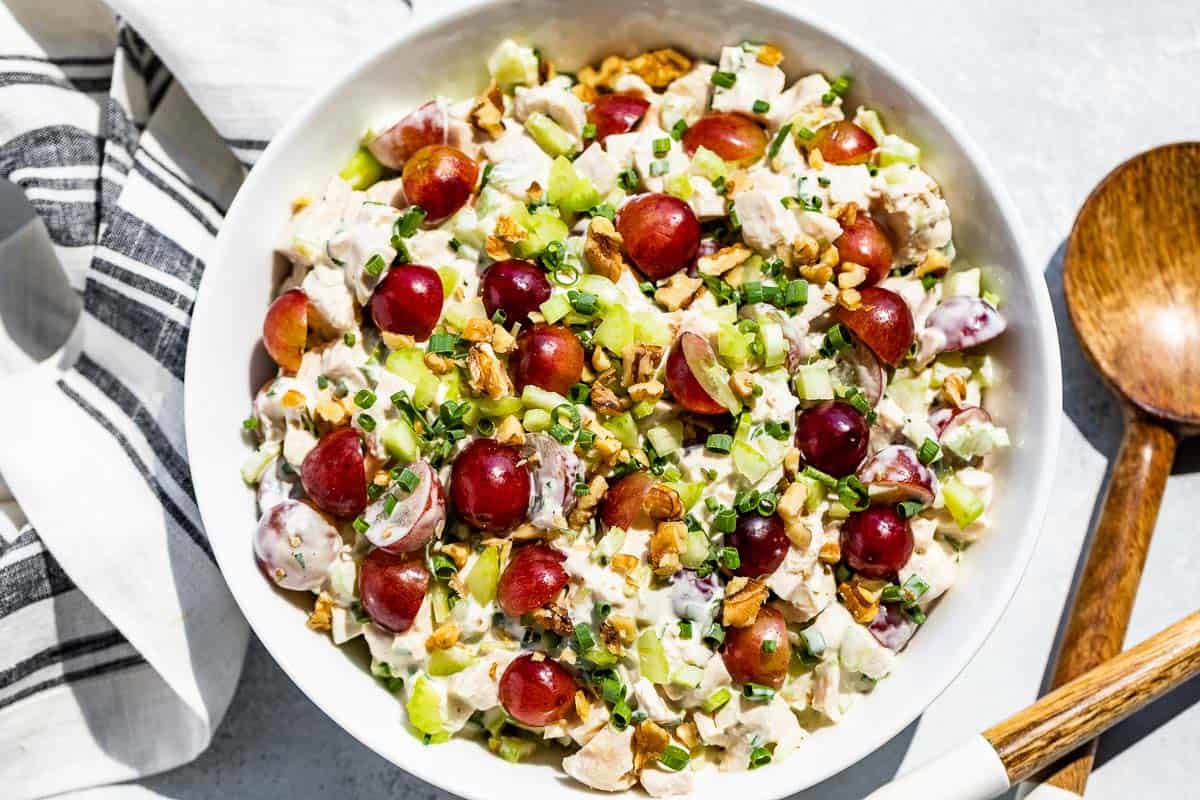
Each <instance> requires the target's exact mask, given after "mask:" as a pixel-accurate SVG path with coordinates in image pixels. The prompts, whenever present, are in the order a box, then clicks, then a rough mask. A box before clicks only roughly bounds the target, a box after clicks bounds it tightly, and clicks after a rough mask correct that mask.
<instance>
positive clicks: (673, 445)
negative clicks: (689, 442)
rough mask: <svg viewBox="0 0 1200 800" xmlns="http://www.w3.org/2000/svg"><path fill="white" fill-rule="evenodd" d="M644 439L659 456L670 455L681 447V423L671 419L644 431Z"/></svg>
mask: <svg viewBox="0 0 1200 800" xmlns="http://www.w3.org/2000/svg"><path fill="white" fill-rule="evenodd" d="M646 438H647V439H649V440H650V444H652V445H654V451H655V452H656V453H658V454H659V455H660V456H667V455H670V454H671V453H674V452H675V451H677V450H679V449H680V448H681V447H683V423H682V422H680V421H679V420H677V419H673V420H670V421H668V422H664V423H663V424H662V425H656V426H654V427H653V428H651V429H650V430H648V431H646Z"/></svg>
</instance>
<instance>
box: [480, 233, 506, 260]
mask: <svg viewBox="0 0 1200 800" xmlns="http://www.w3.org/2000/svg"><path fill="white" fill-rule="evenodd" d="M483 252H485V253H487V255H488V258H490V259H492V260H493V261H504V260H506V259H509V258H512V252H511V251H509V249H508V245H507V244H505V243H504V240H503V239H501V238H499V237H498V236H489V237H487V239H486V240H484V243H483Z"/></svg>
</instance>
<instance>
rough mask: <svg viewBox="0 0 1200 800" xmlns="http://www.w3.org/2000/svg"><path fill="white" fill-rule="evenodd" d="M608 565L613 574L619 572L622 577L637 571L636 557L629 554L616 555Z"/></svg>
mask: <svg viewBox="0 0 1200 800" xmlns="http://www.w3.org/2000/svg"><path fill="white" fill-rule="evenodd" d="M610 563H611V564H612V568H613V571H614V572H620V573H621V574H622V575H626V574H628V573H630V572H633V571H634V570H635V569H637V565H638V558H637V556H634V555H630V554H629V553H617V554H616V555H615V556H613V557H612V561H611V562H610Z"/></svg>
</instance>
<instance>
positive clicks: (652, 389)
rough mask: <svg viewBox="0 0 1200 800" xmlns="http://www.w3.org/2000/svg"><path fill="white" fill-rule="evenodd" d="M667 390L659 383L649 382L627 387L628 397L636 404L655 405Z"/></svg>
mask: <svg viewBox="0 0 1200 800" xmlns="http://www.w3.org/2000/svg"><path fill="white" fill-rule="evenodd" d="M666 390H667V389H666V387H665V386H663V385H662V382H661V381H656V380H650V381H646V382H645V383H635V384H634V385H633V386H630V387H629V396H630V397H631V398H632V399H633V401H634V402H636V403H656V402H658V399H659V398H660V397H662V396H663V392H665V391H666Z"/></svg>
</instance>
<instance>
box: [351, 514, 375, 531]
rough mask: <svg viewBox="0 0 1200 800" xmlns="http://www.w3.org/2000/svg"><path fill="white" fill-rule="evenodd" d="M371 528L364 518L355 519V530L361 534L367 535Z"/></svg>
mask: <svg viewBox="0 0 1200 800" xmlns="http://www.w3.org/2000/svg"><path fill="white" fill-rule="evenodd" d="M370 527H371V526H370V525H368V524H367V521H366V520H365V519H363V518H362V517H355V518H354V530H356V531H358V532H359V533H366V532H367V530H368V529H369V528H370Z"/></svg>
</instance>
